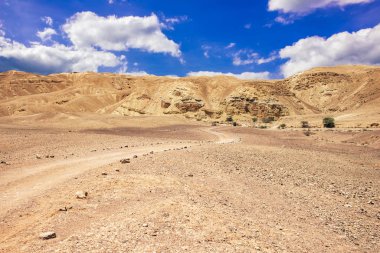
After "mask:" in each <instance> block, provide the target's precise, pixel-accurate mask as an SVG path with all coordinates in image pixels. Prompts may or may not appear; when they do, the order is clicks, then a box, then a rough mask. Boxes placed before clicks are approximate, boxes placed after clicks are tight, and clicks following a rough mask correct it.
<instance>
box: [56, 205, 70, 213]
mask: <svg viewBox="0 0 380 253" xmlns="http://www.w3.org/2000/svg"><path fill="white" fill-rule="evenodd" d="M70 209H73V207H72V206H69V207H66V206H65V207H64V208H59V210H58V211H60V212H67V211H68V210H70Z"/></svg>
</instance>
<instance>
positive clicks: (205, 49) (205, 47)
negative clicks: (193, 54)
mask: <svg viewBox="0 0 380 253" xmlns="http://www.w3.org/2000/svg"><path fill="white" fill-rule="evenodd" d="M202 50H203V56H204V57H206V58H207V59H208V58H210V50H211V47H210V46H208V45H202Z"/></svg>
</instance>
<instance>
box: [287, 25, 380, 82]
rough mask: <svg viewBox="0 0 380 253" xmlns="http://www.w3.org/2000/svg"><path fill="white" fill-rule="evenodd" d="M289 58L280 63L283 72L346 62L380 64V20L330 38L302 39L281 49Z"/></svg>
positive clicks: (289, 73)
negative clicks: (373, 24) (379, 22)
mask: <svg viewBox="0 0 380 253" xmlns="http://www.w3.org/2000/svg"><path fill="white" fill-rule="evenodd" d="M280 57H281V58H282V59H288V61H287V62H286V63H285V64H283V65H282V66H281V71H282V73H283V75H284V76H286V77H287V76H290V75H293V74H295V73H298V72H301V71H304V70H307V69H310V68H313V67H316V66H333V65H343V64H380V24H379V25H377V26H375V27H373V28H368V29H362V30H359V31H357V32H353V33H349V32H341V33H337V34H334V35H332V36H331V37H329V38H322V37H319V36H314V37H309V38H305V39H301V40H299V41H297V42H296V43H294V44H293V45H291V46H287V47H285V48H283V49H281V50H280Z"/></svg>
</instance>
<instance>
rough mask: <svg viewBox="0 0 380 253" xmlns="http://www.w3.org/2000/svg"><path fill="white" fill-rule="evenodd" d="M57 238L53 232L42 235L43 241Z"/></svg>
mask: <svg viewBox="0 0 380 253" xmlns="http://www.w3.org/2000/svg"><path fill="white" fill-rule="evenodd" d="M56 237H57V235H56V234H55V232H53V231H48V232H43V233H41V234H40V239H42V240H49V239H53V238H56Z"/></svg>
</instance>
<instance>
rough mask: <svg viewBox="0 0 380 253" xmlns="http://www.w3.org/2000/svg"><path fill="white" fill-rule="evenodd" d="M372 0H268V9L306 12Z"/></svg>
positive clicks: (285, 11)
mask: <svg viewBox="0 0 380 253" xmlns="http://www.w3.org/2000/svg"><path fill="white" fill-rule="evenodd" d="M373 1H374V0H288V1H284V0H269V3H268V9H269V10H270V11H280V12H284V13H308V12H311V11H313V10H315V9H319V8H326V7H330V6H338V7H344V6H347V5H353V4H366V3H370V2H373Z"/></svg>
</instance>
